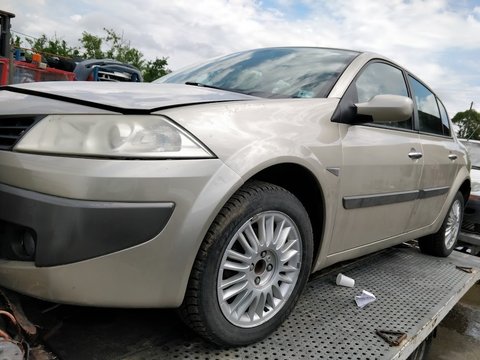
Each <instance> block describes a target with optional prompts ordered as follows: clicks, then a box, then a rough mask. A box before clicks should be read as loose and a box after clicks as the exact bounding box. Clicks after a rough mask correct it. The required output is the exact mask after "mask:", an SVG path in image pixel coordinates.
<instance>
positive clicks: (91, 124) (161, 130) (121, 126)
mask: <svg viewBox="0 0 480 360" xmlns="http://www.w3.org/2000/svg"><path fill="white" fill-rule="evenodd" d="M14 151H19V152H34V153H51V154H68V155H79V156H101V157H121V158H162V159H165V158H211V157H213V154H212V153H211V152H210V151H208V149H206V148H205V146H203V145H202V144H201V143H200V142H199V141H198V140H196V139H195V138H193V136H191V135H190V134H188V133H187V132H186V131H185V130H183V129H181V128H179V127H178V126H176V125H175V124H174V123H173V122H171V121H170V120H168V119H166V118H164V117H161V116H155V115H49V116H47V117H45V118H44V119H42V120H41V121H40V122H39V123H38V124H36V125H35V126H34V127H33V128H32V129H31V130H30V131H28V133H27V134H26V135H25V136H23V137H22V138H21V140H20V141H19V142H18V143H17V145H15V147H14Z"/></svg>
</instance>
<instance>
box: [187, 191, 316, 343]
mask: <svg viewBox="0 0 480 360" xmlns="http://www.w3.org/2000/svg"><path fill="white" fill-rule="evenodd" d="M312 253H313V235H312V228H311V224H310V221H309V218H308V214H307V212H306V210H305V209H304V207H303V206H302V204H301V203H300V201H299V200H298V199H297V198H296V197H295V196H294V195H293V194H291V193H290V192H288V191H287V190H285V189H283V188H281V187H278V186H275V185H272V184H268V183H264V182H251V183H248V184H246V185H245V186H244V187H242V188H241V189H240V190H239V191H238V192H237V193H236V194H234V195H233V197H232V198H231V199H230V200H229V201H228V203H227V204H226V205H225V206H224V208H223V209H222V210H221V211H220V213H219V215H218V216H217V218H216V219H215V221H214V223H213V224H212V226H211V228H210V229H209V231H208V233H207V236H206V238H205V240H204V242H203V244H202V246H201V248H200V251H199V253H198V255H197V259H196V261H195V264H194V268H193V270H192V274H191V278H190V281H189V285H188V289H187V294H186V296H185V300H184V303H183V305H182V307H181V310H180V311H181V315H182V317H183V319H184V320H185V321H186V322H187V324H188V325H189V326H191V327H192V328H193V329H194V330H195V331H197V332H198V333H200V334H201V335H202V336H204V337H205V338H207V339H208V340H210V341H212V342H214V343H217V344H219V345H246V344H250V343H253V342H256V341H259V340H261V339H263V338H264V337H266V336H267V335H269V334H270V333H271V332H272V331H273V330H275V329H276V328H277V327H278V326H279V325H280V324H281V323H282V322H283V321H284V320H285V318H286V317H287V316H288V314H289V313H290V312H291V310H292V309H293V307H294V305H295V303H296V301H297V299H298V297H299V295H300V293H301V290H302V289H303V287H304V286H305V283H306V281H307V279H308V275H309V273H310V267H311V262H312Z"/></svg>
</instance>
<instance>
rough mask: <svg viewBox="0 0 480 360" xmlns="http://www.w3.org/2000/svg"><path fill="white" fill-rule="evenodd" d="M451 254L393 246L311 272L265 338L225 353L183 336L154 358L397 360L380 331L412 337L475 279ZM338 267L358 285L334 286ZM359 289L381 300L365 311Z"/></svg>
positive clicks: (159, 351) (162, 349) (394, 352)
mask: <svg viewBox="0 0 480 360" xmlns="http://www.w3.org/2000/svg"><path fill="white" fill-rule="evenodd" d="M451 258H452V256H451V257H450V258H443V259H442V258H435V257H431V256H426V255H422V254H420V253H419V252H418V250H416V249H408V248H407V249H405V248H394V249H388V250H386V251H383V252H380V253H377V254H375V255H373V256H369V257H366V258H363V259H360V260H358V261H356V262H354V263H351V264H348V265H346V266H344V267H341V268H339V267H337V268H335V269H333V270H331V271H329V272H327V273H324V274H322V275H320V276H316V277H315V276H314V278H313V279H311V280H310V282H309V283H308V284H307V288H306V289H305V291H304V293H303V295H302V296H301V298H300V300H299V302H298V304H297V306H296V308H295V310H294V311H293V313H292V314H291V315H290V317H289V318H288V319H287V321H286V322H285V323H284V324H283V325H282V326H281V327H280V328H279V329H278V330H277V331H276V332H275V333H274V334H273V335H271V336H270V337H269V338H267V339H265V340H264V341H262V342H260V343H257V344H254V345H251V346H248V347H240V348H234V349H227V350H221V349H218V348H215V347H214V346H212V345H210V344H206V343H205V342H203V341H202V340H201V339H198V338H197V339H195V340H194V341H188V342H187V341H185V340H181V339H180V340H173V341H171V342H169V343H167V344H164V345H163V346H162V348H161V349H159V350H158V351H156V354H155V358H156V359H255V360H256V359H262V360H263V359H271V360H273V359H279V360H280V359H339V360H342V359H344V360H353V359H358V360H360V359H361V360H366V359H392V358H394V357H395V356H397V355H398V353H399V351H400V349H399V347H390V346H389V345H388V344H387V343H386V342H385V341H384V340H382V339H381V338H380V337H379V336H377V335H376V334H375V331H376V330H379V329H381V330H394V331H401V332H405V333H407V335H408V338H407V341H408V339H409V338H412V337H414V336H416V335H417V334H418V333H419V332H420V330H421V329H422V328H423V327H424V326H425V325H426V324H428V323H429V322H431V319H433V318H434V317H435V316H436V314H438V313H439V312H440V311H441V309H442V308H443V307H444V306H445V304H446V303H448V302H449V300H451V299H452V294H457V293H459V292H460V290H462V288H464V287H465V285H466V283H467V282H469V281H472V276H478V273H477V275H475V274H474V275H472V274H468V273H465V272H463V271H460V270H458V269H457V268H456V267H455V265H454V264H453V263H452V260H451ZM338 272H342V273H343V274H345V275H347V276H349V277H352V278H354V279H355V281H356V282H355V288H346V287H340V286H336V285H335V277H336V275H337V274H338ZM477 279H478V277H477ZM362 289H365V290H367V291H370V292H372V293H373V294H374V295H375V296H376V297H377V300H376V301H375V302H373V303H371V304H369V305H367V306H366V307H365V308H363V309H360V308H358V307H357V306H356V304H355V301H354V297H355V295H359V294H360V293H361V291H362ZM452 306H453V305H452Z"/></svg>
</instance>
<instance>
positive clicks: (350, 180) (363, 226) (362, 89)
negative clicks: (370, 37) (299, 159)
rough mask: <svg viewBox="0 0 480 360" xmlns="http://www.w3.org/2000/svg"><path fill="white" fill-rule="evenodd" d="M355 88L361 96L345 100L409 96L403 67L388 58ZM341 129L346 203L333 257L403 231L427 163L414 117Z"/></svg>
mask: <svg viewBox="0 0 480 360" xmlns="http://www.w3.org/2000/svg"><path fill="white" fill-rule="evenodd" d="M352 86H354V88H351V87H352ZM349 90H352V91H348V90H347V93H346V94H355V95H354V96H353V97H354V99H349V100H348V99H342V101H346V100H348V101H352V102H353V103H356V102H365V101H369V100H370V99H371V98H372V97H373V96H375V95H380V94H393V95H403V96H408V91H407V86H406V82H405V78H404V74H403V72H402V70H400V69H399V68H397V67H395V66H393V65H391V64H387V63H384V62H372V63H369V64H367V66H366V67H365V68H364V69H363V70H362V72H361V73H360V75H359V76H358V77H357V78H356V79H355V80H354V82H353V83H352V84H351V85H350V89H349ZM412 115H413V114H412ZM340 131H341V138H342V149H343V163H342V166H341V168H340V174H339V176H340V194H341V196H340V199H339V201H340V202H341V204H339V205H338V211H337V216H336V219H335V226H334V230H333V238H332V241H331V243H330V249H329V254H330V255H331V254H335V253H339V252H342V251H347V250H350V249H354V248H358V247H361V246H365V245H368V244H371V243H374V242H378V241H381V240H384V239H387V238H390V237H393V236H396V235H399V234H401V233H403V232H404V231H405V229H406V227H407V223H408V220H409V218H410V215H411V212H412V211H413V209H414V204H415V200H416V199H417V197H418V194H419V183H420V177H421V173H422V166H423V159H422V158H421V157H420V156H419V154H421V151H422V149H421V144H420V139H419V135H418V132H416V131H414V130H413V117H412V118H410V119H408V120H406V121H402V122H390V123H382V124H375V123H372V124H369V125H340Z"/></svg>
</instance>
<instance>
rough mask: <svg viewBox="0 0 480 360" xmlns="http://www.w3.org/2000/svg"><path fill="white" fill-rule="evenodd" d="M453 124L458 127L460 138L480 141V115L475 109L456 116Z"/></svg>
mask: <svg viewBox="0 0 480 360" xmlns="http://www.w3.org/2000/svg"><path fill="white" fill-rule="evenodd" d="M452 122H453V123H454V124H456V125H457V126H458V128H459V130H458V136H459V137H460V138H464V139H473V140H480V113H479V112H477V111H476V110H475V109H469V110H465V111H461V112H459V113H457V114H455V116H454V117H453V119H452Z"/></svg>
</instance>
